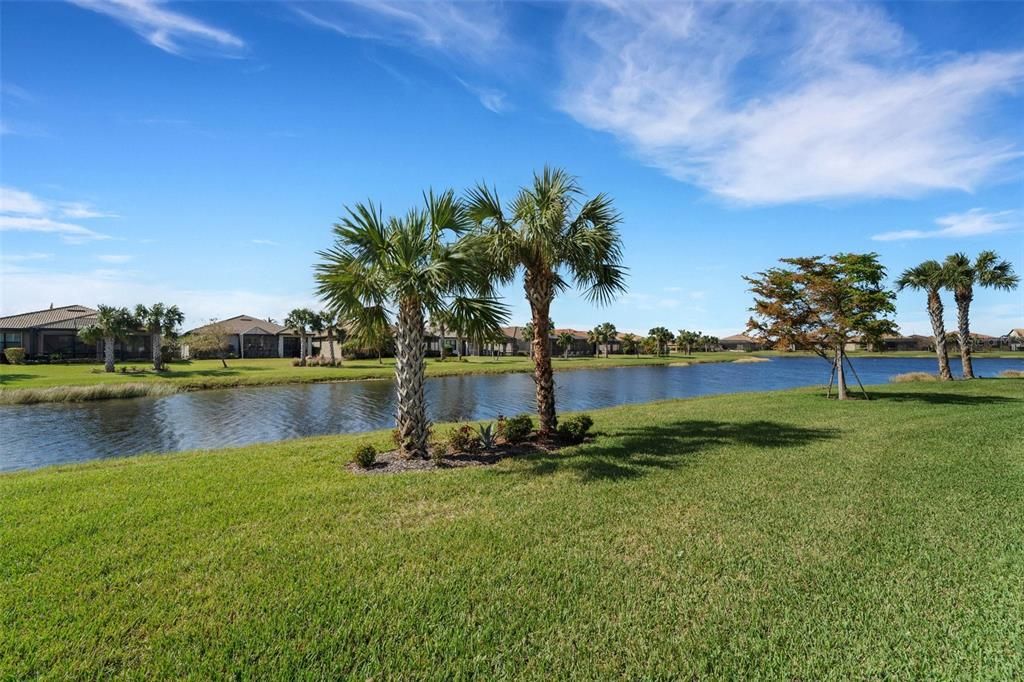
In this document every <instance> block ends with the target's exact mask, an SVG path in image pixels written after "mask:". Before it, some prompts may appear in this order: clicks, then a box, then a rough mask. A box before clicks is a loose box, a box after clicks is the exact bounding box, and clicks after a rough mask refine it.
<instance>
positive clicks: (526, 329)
mask: <svg viewBox="0 0 1024 682" xmlns="http://www.w3.org/2000/svg"><path fill="white" fill-rule="evenodd" d="M554 329H555V321H554V320H552V319H551V318H550V317H549V318H548V336H549V337H550V335H551V332H553V331H554ZM519 335H520V337H521V338H522V339H523V343H529V344H530V357H533V343H532V342H533V322H527V323H526V324H524V325H523V328H522V329H520V330H519ZM549 343H550V341H549Z"/></svg>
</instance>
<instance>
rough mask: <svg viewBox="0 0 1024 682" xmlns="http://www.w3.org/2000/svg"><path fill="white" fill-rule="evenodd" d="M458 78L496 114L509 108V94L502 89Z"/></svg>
mask: <svg viewBox="0 0 1024 682" xmlns="http://www.w3.org/2000/svg"><path fill="white" fill-rule="evenodd" d="M456 80H458V81H459V84H460V85H462V87H464V88H466V90H468V91H469V92H471V93H473V94H474V95H476V98H477V99H478V100H480V104H482V105H483V106H484V108H485V109H489V110H491V111H493V112H494V113H496V114H502V113H504V112H506V111H508V110H509V104H508V95H507V94H506V93H505V92H503V91H502V90H498V89H497V88H487V87H479V86H476V85H471V84H470V83H467V82H466V81H464V80H462V79H461V78H457V79H456Z"/></svg>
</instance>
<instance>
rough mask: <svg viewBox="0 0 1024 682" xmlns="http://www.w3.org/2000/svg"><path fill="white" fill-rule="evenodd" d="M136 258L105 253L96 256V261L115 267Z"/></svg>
mask: <svg viewBox="0 0 1024 682" xmlns="http://www.w3.org/2000/svg"><path fill="white" fill-rule="evenodd" d="M134 258H135V256H132V255H129V254H127V253H104V254H100V255H99V256H96V260H99V261H103V262H104V263H111V264H114V265H120V264H123V263H127V262H129V261H131V260H133V259H134Z"/></svg>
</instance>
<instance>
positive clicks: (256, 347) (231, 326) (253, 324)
mask: <svg viewBox="0 0 1024 682" xmlns="http://www.w3.org/2000/svg"><path fill="white" fill-rule="evenodd" d="M214 325H219V326H220V327H222V328H223V329H224V331H225V333H226V334H227V335H228V343H229V344H230V346H231V350H229V351H228V354H229V355H233V356H235V357H238V358H297V357H299V356H300V355H301V353H302V351H301V349H300V347H299V345H300V337H299V335H298V334H297V333H295V331H294V330H292V329H287V328H285V327H284V326H282V325H279V324H277V323H276V322H271V321H270V320H261V319H259V318H258V317H252V316H251V315H236V316H235V317H230V318H228V319H226V320H218V321H217V322H211V323H210V324H205V325H203V326H201V327H196V328H195V329H190V330H189V331H187V332H185V336H186V337H187V336H188V335H189V334H195V333H201V332H204V331H206V330H208V329H209V328H210V327H212V326H214ZM181 357H183V358H189V357H192V353H191V351H190V349H189V346H188V343H187V342H186V343H183V344H182V346H181Z"/></svg>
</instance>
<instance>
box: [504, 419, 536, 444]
mask: <svg viewBox="0 0 1024 682" xmlns="http://www.w3.org/2000/svg"><path fill="white" fill-rule="evenodd" d="M531 433H533V418H532V417H531V416H530V415H528V414H520V415H516V416H515V417H511V418H509V419H505V418H504V417H500V418H499V419H498V435H499V436H501V437H502V438H504V439H505V442H506V443H512V444H513V445H515V444H516V443H522V442H523V441H524V440H526V439H527V438H529V437H530V434H531Z"/></svg>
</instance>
